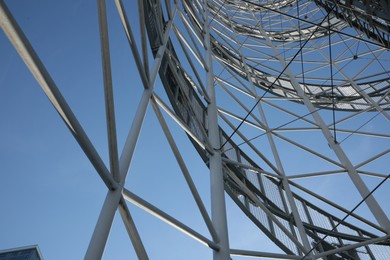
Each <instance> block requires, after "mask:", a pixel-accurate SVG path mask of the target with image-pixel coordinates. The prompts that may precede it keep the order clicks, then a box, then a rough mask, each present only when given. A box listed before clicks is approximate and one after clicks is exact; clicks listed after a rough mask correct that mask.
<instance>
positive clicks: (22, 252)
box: [0, 246, 43, 260]
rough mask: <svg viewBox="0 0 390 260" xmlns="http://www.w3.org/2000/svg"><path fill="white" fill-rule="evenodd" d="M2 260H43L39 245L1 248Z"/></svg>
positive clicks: (0, 258)
mask: <svg viewBox="0 0 390 260" xmlns="http://www.w3.org/2000/svg"><path fill="white" fill-rule="evenodd" d="M0 260H43V258H42V256H41V254H40V252H39V249H38V246H29V247H22V248H14V249H8V250H0Z"/></svg>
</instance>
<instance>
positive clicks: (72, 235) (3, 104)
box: [0, 0, 390, 259]
mask: <svg viewBox="0 0 390 260" xmlns="http://www.w3.org/2000/svg"><path fill="white" fill-rule="evenodd" d="M6 3H7V5H8V6H9V9H10V10H11V11H12V12H13V14H14V16H15V18H16V20H17V21H18V22H19V24H20V26H21V28H22V29H23V31H24V33H25V34H26V35H27V37H28V39H29V40H30V42H31V44H32V46H33V47H34V48H35V49H36V52H37V53H38V55H39V56H40V58H41V59H42V61H43V62H44V64H45V66H46V68H47V70H48V71H49V72H50V74H51V76H52V77H53V79H54V80H55V82H56V83H57V86H58V87H59V89H60V90H61V91H62V93H63V95H64V97H65V98H66V100H67V101H68V103H69V104H70V106H71V108H72V109H73V111H74V113H75V115H76V116H77V118H78V119H79V121H80V123H81V125H82V126H83V127H84V129H85V131H86V133H87V134H88V136H89V137H90V139H91V141H92V143H93V144H94V145H95V147H96V149H97V151H98V152H99V154H100V155H101V157H102V158H103V160H104V161H105V162H106V164H108V154H107V150H108V149H107V141H106V126H105V111H104V97H103V85H102V75H101V58H100V44H99V29H98V22H97V21H98V18H97V10H96V8H97V7H96V3H95V1H55V2H54V1H49V0H46V1H44V0H42V1H22V0H20V1H6ZM127 5H129V3H127ZM128 11H129V13H130V14H129V17H131V19H133V20H134V19H136V18H137V15H136V11H137V10H134V8H128ZM108 14H109V22H110V34H111V36H112V38H111V42H110V45H111V51H112V52H111V56H112V60H113V62H112V64H113V80H114V87H115V102H116V112H117V132H118V144H119V151H121V150H122V146H123V144H124V140H125V138H126V135H127V132H128V129H129V128H130V125H131V120H132V118H133V116H134V113H135V108H136V106H137V104H138V101H139V99H140V96H141V93H142V92H141V91H142V89H143V87H142V84H141V81H140V80H139V78H138V74H137V72H136V69H135V65H134V62H133V60H132V56H131V53H130V49H129V47H128V44H127V40H126V38H125V35H124V33H123V32H122V27H121V26H120V24H119V18H118V16H117V13H116V10H115V9H114V5H113V4H112V3H111V2H110V4H109V5H108ZM136 34H137V32H136ZM156 92H157V93H159V94H160V96H162V97H164V94H163V89H162V87H161V84H160V82H157V84H156ZM0 118H1V124H0V127H1V128H0V133H1V134H0V163H1V173H0V184H1V189H0V206H1V213H0V249H5V248H12V247H19V246H25V245H31V244H38V245H39V246H40V249H41V252H42V254H43V256H44V257H45V259H81V258H83V256H84V254H85V251H86V249H87V247H88V243H89V239H90V237H91V235H92V232H93V230H94V227H95V224H96V221H97V217H98V215H99V212H100V208H101V206H102V204H103V201H104V198H105V195H106V191H107V189H106V187H105V185H104V184H103V182H102V181H101V179H100V178H99V176H98V175H97V174H96V172H95V170H94V168H93V167H92V165H91V164H90V163H89V161H88V159H87V158H86V156H85V155H84V154H83V152H82V150H81V149H80V148H79V146H78V144H77V143H76V141H75V140H74V139H73V136H72V135H71V134H70V132H69V130H68V129H67V128H66V127H65V124H64V123H63V122H62V120H61V119H60V117H59V116H58V114H57V112H56V111H55V109H54V108H53V106H52V105H51V104H50V102H49V100H48V99H47V98H46V96H45V95H44V93H43V92H42V91H41V89H40V87H39V85H38V83H37V82H36V81H35V79H34V78H33V76H32V75H31V73H30V72H29V71H28V69H27V68H26V66H25V65H24V63H23V62H22V60H21V59H20V58H19V56H18V55H17V53H16V52H15V50H14V49H13V47H12V46H11V44H10V43H9V41H8V40H7V39H6V37H5V35H4V34H3V33H2V32H1V33H0ZM168 123H169V125H170V127H171V130H172V131H173V132H174V134H175V138H176V141H177V144H178V146H179V148H180V150H181V152H182V153H183V157H184V159H185V161H186V163H187V166H188V168H189V169H190V172H191V173H192V176H193V178H194V181H195V183H196V185H197V187H198V189H199V192H200V194H201V196H202V198H203V199H204V201H205V204H206V205H209V195H210V194H209V174H208V169H207V167H206V166H205V165H204V164H203V162H202V160H201V159H200V158H199V157H198V156H197V153H196V151H195V149H194V148H193V147H192V145H191V143H190V142H189V141H188V138H187V136H186V135H185V134H184V133H183V131H181V129H179V127H178V126H177V125H175V124H174V123H173V122H172V121H170V120H168ZM378 127H380V125H379V126H378ZM360 145H363V144H360ZM369 148H370V145H369V144H367V147H361V148H360V149H362V150H363V151H366V150H367V149H369ZM288 163H289V164H291V165H292V167H293V166H294V167H298V165H296V164H297V162H294V160H291V161H289V162H288ZM383 163H384V162H383ZM344 177H345V176H343V177H340V178H339V179H338V182H340V183H343V182H344ZM377 182H378V179H373V178H370V179H369V186H370V187H373V186H374V185H375V183H377ZM308 185H311V184H310V183H309V184H308ZM333 185H334V183H332V182H330V181H329V182H327V181H324V182H322V183H321V184H320V185H318V187H315V189H321V190H324V193H327V194H328V195H329V196H330V198H331V199H337V198H339V197H340V196H343V194H344V191H342V190H334V191H333V192H329V190H330V189H332V187H333ZM126 187H128V188H129V189H130V190H132V191H133V192H134V193H136V194H139V195H140V196H142V197H143V198H144V199H146V200H147V201H149V202H151V203H153V204H156V205H158V206H159V207H160V208H161V209H163V210H165V211H166V212H168V213H173V215H174V216H176V217H177V218H178V219H179V220H182V221H183V222H184V223H186V224H188V225H189V226H190V227H192V228H194V229H195V230H198V231H199V232H200V233H202V234H204V235H205V236H207V237H210V236H209V234H208V232H207V228H206V226H205V224H204V223H203V221H202V218H201V215H200V214H199V212H198V211H197V209H196V205H195V203H194V201H193V199H192V198H191V196H190V193H189V190H188V188H187V187H186V184H185V181H184V178H183V177H182V175H181V172H180V169H179V167H178V166H177V163H176V162H175V160H174V156H173V154H172V152H171V151H170V148H169V146H168V143H167V141H166V140H165V137H164V135H163V133H162V130H161V128H160V126H159V125H158V122H157V119H156V117H155V115H154V114H153V111H152V109H151V108H149V110H148V114H147V117H146V119H145V123H144V125H143V131H142V133H141V136H140V140H139V143H138V145H137V151H136V154H135V157H134V159H133V162H132V164H131V170H130V173H129V177H128V179H127V185H126ZM389 188H390V187H389V184H388V183H387V184H386V185H384V186H383V187H381V189H380V190H379V191H378V200H379V201H380V203H382V204H383V205H385V206H384V208H385V211H386V212H387V213H388V214H389V213H390V212H389V211H390V208H389V206H388V203H385V201H386V197H385V196H386V195H387V194H388V189H389ZM386 191H387V192H386ZM357 202H358V198H357V197H351V199H350V200H347V201H346V202H344V203H345V205H346V207H348V208H352V207H353V205H354V204H355V203H357ZM227 204H228V215H229V216H228V221H229V224H230V229H229V233H230V243H231V246H232V247H233V248H240V247H244V248H245V249H252V250H256V249H259V250H260V249H262V250H265V249H264V248H274V246H272V245H271V244H270V242H269V241H268V240H267V239H266V238H264V237H263V235H262V234H260V233H259V232H255V231H256V228H255V227H254V225H253V224H252V223H250V221H249V220H247V219H246V218H245V217H244V215H243V213H241V212H240V210H239V209H238V208H237V207H235V206H234V205H233V204H232V202H231V201H230V199H229V198H227ZM129 208H130V212H131V213H132V214H133V217H134V220H135V222H136V223H137V227H138V228H139V231H140V233H141V237H142V238H143V242H144V243H145V247H146V249H147V251H148V253H149V256H150V259H211V250H209V249H208V248H207V247H204V246H203V245H201V244H200V243H198V242H197V241H195V240H192V239H191V238H189V237H187V236H186V235H184V234H182V233H180V232H179V231H177V230H175V229H173V228H172V227H170V226H168V225H166V224H165V223H162V222H161V221H160V220H157V219H156V218H154V217H153V216H150V215H149V214H147V213H145V212H143V211H142V210H140V209H138V208H137V207H135V206H133V205H130V204H129ZM208 208H209V207H208ZM360 212H361V213H362V214H366V210H365V208H364V207H363V209H362V210H360ZM368 215H369V214H367V216H368ZM273 250H274V251H275V252H279V250H278V249H276V248H274V249H273ZM129 256H130V257H132V259H133V258H135V254H134V251H133V249H132V246H131V242H130V240H129V238H128V236H127V233H126V230H125V228H124V226H123V224H122V221H121V219H120V216H119V214H117V215H116V217H115V220H114V224H113V227H112V230H111V233H110V237H109V239H108V243H107V247H106V251H105V255H104V258H105V259H129ZM237 259H238V258H237Z"/></svg>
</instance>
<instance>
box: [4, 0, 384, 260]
mask: <svg viewBox="0 0 390 260" xmlns="http://www.w3.org/2000/svg"><path fill="white" fill-rule="evenodd" d="M97 3H98V17H99V29H100V45H101V57H102V58H101V59H102V65H103V79H104V80H103V81H104V98H105V111H106V124H107V134H108V148H109V151H108V152H109V166H108V165H107V166H106V164H105V163H104V161H103V160H102V158H101V157H100V155H99V154H98V152H97V151H96V148H95V147H94V145H93V143H92V142H91V141H90V139H89V137H88V135H87V134H86V132H85V131H84V129H83V127H82V126H81V124H80V123H79V121H78V119H77V118H76V116H75V115H74V113H73V112H72V109H71V107H70V106H69V105H68V103H67V101H66V100H65V98H64V97H63V95H62V94H61V91H60V90H59V88H58V87H57V85H56V83H55V81H54V80H53V78H52V77H51V75H50V73H49V72H48V71H47V69H46V67H45V65H44V64H43V62H42V61H41V60H40V58H39V57H38V54H37V53H36V51H35V50H34V48H33V47H32V45H31V44H30V42H29V40H28V39H27V37H26V36H25V35H24V33H23V31H22V29H21V28H20V27H19V25H18V22H17V21H16V20H15V19H14V18H13V15H12V13H11V12H10V11H9V10H8V8H7V6H6V4H5V3H4V1H0V25H1V28H2V30H3V31H4V32H5V34H6V36H7V37H8V39H9V40H10V42H11V43H12V45H13V46H14V48H15V49H16V50H17V52H18V53H19V55H20V57H21V58H22V59H23V61H24V62H25V64H26V65H27V67H28V68H29V70H30V71H31V73H32V74H33V75H34V77H35V79H36V80H37V81H38V83H39V85H40V86H41V88H42V90H43V91H44V92H45V94H46V95H47V97H48V98H49V100H50V102H51V103H52V104H53V106H54V107H55V109H56V110H57V112H58V114H59V115H60V117H61V118H62V120H63V121H64V122H65V124H66V126H67V127H68V128H69V130H70V132H71V133H72V135H73V136H74V138H75V139H76V141H77V142H78V143H79V145H80V147H81V148H82V150H83V151H84V153H85V154H86V156H87V157H88V159H89V160H90V162H91V163H92V165H93V166H94V168H95V169H96V172H97V173H98V174H99V176H100V177H101V179H102V180H103V182H104V184H105V185H106V186H107V189H108V191H107V195H106V199H105V201H104V204H103V207H102V209H101V212H100V215H99V218H98V221H97V224H96V227H95V230H94V232H93V234H92V238H91V240H90V243H89V246H88V249H87V251H86V255H85V259H101V258H102V256H103V253H104V249H105V245H106V243H107V239H108V236H109V233H110V229H111V225H112V222H113V219H114V216H115V213H116V212H117V210H118V211H119V213H120V215H121V218H122V220H123V223H124V225H125V227H126V230H127V232H128V235H129V237H130V239H131V242H132V245H133V247H134V250H135V252H136V254H137V256H138V258H139V259H148V253H147V249H145V247H144V245H143V242H142V239H141V238H142V234H139V233H138V231H137V225H136V224H135V222H134V221H133V218H132V217H131V214H130V210H129V208H128V205H127V203H132V204H134V205H136V206H138V207H140V208H142V209H144V210H145V211H147V212H149V213H151V214H152V215H155V216H157V217H158V218H160V219H162V220H163V221H165V222H167V223H169V224H170V225H172V226H174V227H176V228H177V229H179V230H181V231H182V232H184V233H185V234H187V235H189V236H190V237H192V238H194V239H196V240H198V241H199V242H201V243H203V244H205V245H206V246H207V247H209V248H211V250H212V251H213V258H214V259H215V260H219V259H230V258H231V257H233V256H252V257H258V258H276V259H388V258H389V257H390V242H389V235H390V222H389V219H388V216H387V214H386V212H385V211H384V209H383V208H382V206H383V205H381V203H378V202H377V200H376V198H375V196H374V195H375V193H374V195H371V190H372V187H371V188H369V187H368V185H367V183H366V182H367V180H369V181H371V179H373V178H376V179H378V178H379V179H380V180H384V181H386V180H387V178H388V175H387V174H388V167H387V165H388V161H389V159H390V154H389V153H390V148H389V147H390V145H389V144H390V143H389V140H390V134H389V133H390V115H389V113H388V111H389V109H390V96H389V93H390V66H389V60H390V52H389V49H390V44H389V42H390V33H389V32H390V29H389V28H390V8H389V3H388V1H385V0H383V1H375V2H374V1H333V0H332V1H317V0H313V1H310V0H299V1H295V0H294V1H293V0H281V1H266V0H264V1H255V0H242V1H238V0H194V1H191V0H166V1H158V0H139V1H129V3H123V2H122V0H115V7H116V9H117V13H118V14H119V18H120V21H121V24H122V26H123V29H124V34H125V36H126V37H127V40H128V44H129V46H130V48H131V53H132V57H133V60H134V62H135V65H136V68H137V72H138V74H139V77H140V79H141V81H142V84H143V89H142V96H141V98H140V100H139V104H138V108H137V110H136V111H135V113H134V118H133V121H132V125H131V128H130V130H129V132H128V135H127V138H126V141H125V143H124V145H123V151H122V152H121V153H120V154H119V153H118V140H117V139H118V137H117V129H116V128H117V124H116V113H115V108H116V106H115V105H114V91H113V90H114V89H113V76H112V71H111V58H110V53H111V51H112V50H111V51H110V46H109V39H111V40H112V37H117V36H116V35H115V36H112V34H109V30H108V22H107V20H108V15H107V4H111V3H106V1H104V0H98V1H97ZM130 9H134V10H137V12H138V17H137V19H133V18H134V17H133V18H132V19H129V16H128V15H127V13H128V12H129V10H130ZM137 20H138V22H137ZM137 25H139V27H137ZM135 30H136V31H137V35H138V37H135V33H134V31H135ZM109 35H110V36H109ZM161 86H162V87H163V88H164V90H165V93H166V97H165V96H162V95H161V94H159V92H158V91H157V90H156V88H158V87H161ZM168 101H169V104H168ZM149 106H151V107H152V108H153V111H154V114H155V115H156V117H157V118H158V122H159V124H160V126H161V127H162V130H163V132H164V134H165V136H166V138H167V140H168V143H169V146H170V148H171V149H172V152H173V154H174V157H175V159H176V161H177V163H178V164H179V167H180V169H181V171H182V173H183V176H184V178H185V180H186V183H187V184H188V187H189V190H190V192H191V194H192V196H193V198H194V200H195V202H196V205H197V207H198V210H199V212H200V214H201V216H202V217H203V220H204V223H205V225H206V226H207V229H208V231H209V234H208V235H203V234H201V233H200V232H198V231H196V230H194V229H192V228H191V227H189V226H187V225H185V224H184V223H182V222H181V221H179V220H178V219H176V218H175V217H174V216H172V215H170V214H168V213H166V212H164V211H163V210H161V209H159V208H158V207H156V206H154V205H152V204H151V203H150V202H148V201H146V200H145V199H143V198H141V197H140V196H138V195H137V194H135V193H134V192H133V191H132V190H130V189H129V188H127V186H126V185H125V182H126V177H127V175H128V172H129V167H130V164H131V162H132V159H133V157H134V153H135V148H136V144H137V140H138V139H139V136H140V134H141V132H142V125H143V122H144V118H145V115H146V111H147V108H148V107H149ZM167 116H169V117H170V118H171V119H172V121H173V122H175V123H176V124H177V125H178V126H180V128H181V129H182V130H184V131H185V133H186V134H187V135H188V137H189V139H190V141H191V142H192V144H193V146H194V147H195V149H196V150H197V152H198V153H199V156H200V157H201V158H202V159H203V161H204V162H205V164H206V165H207V167H208V168H209V169H210V195H211V199H210V205H209V206H208V205H205V203H204V201H203V200H202V196H201V195H200V194H199V192H198V189H197V187H196V185H195V183H194V181H193V179H192V178H193V177H192V175H193V174H190V170H189V169H188V168H187V166H186V163H185V159H184V158H183V156H182V154H181V152H180V149H179V148H178V145H177V140H176V138H175V136H174V135H173V134H172V130H171V126H172V124H169V123H168V122H167V119H166V117H167ZM362 143H367V144H369V146H370V147H375V149H373V150H372V151H371V152H369V151H366V150H360V149H359V145H360V144H362ZM357 153H358V155H359V156H356V154H357ZM130 171H131V170H130ZM340 175H342V176H347V177H348V179H345V180H347V181H348V182H350V183H351V184H352V186H353V189H351V190H348V193H350V194H355V193H356V194H358V195H359V196H360V199H361V201H364V203H365V204H366V205H367V207H368V211H369V212H370V213H371V214H372V216H373V220H371V219H369V218H368V217H362V216H359V215H358V214H356V213H355V212H353V211H352V208H348V209H347V208H345V207H343V206H341V205H340V204H342V203H341V202H342V200H343V198H340V199H339V201H333V200H332V199H327V198H326V196H324V195H321V194H320V192H318V189H316V186H319V185H320V184H321V183H320V181H319V180H323V179H324V178H326V180H329V181H330V182H331V183H332V185H333V188H335V189H337V185H338V184H337V182H336V181H333V178H335V176H340ZM301 180H303V182H302V183H300V182H299V181H301ZM305 183H306V185H305ZM339 185H340V183H339ZM342 185H344V183H343V184H341V187H342ZM225 194H228V195H229V196H230V198H231V199H232V200H233V201H234V202H235V203H236V205H237V206H238V207H239V208H240V210H242V212H244V213H245V215H246V217H247V218H248V219H249V220H250V221H252V222H253V223H254V224H255V225H256V226H257V227H258V231H259V232H263V233H264V234H265V235H266V236H267V237H268V238H269V239H270V240H272V242H273V243H274V244H275V245H276V246H277V247H278V248H280V250H281V252H283V253H273V252H272V251H267V249H264V251H253V250H247V249H241V248H240V249H234V248H232V247H231V246H230V245H229V235H228V220H227V218H228V217H229V216H228V214H227V209H226V203H225ZM350 194H348V195H349V196H352V195H350ZM208 208H209V209H210V213H211V215H210V214H209V210H208ZM343 216H348V217H349V219H348V220H344V218H343Z"/></svg>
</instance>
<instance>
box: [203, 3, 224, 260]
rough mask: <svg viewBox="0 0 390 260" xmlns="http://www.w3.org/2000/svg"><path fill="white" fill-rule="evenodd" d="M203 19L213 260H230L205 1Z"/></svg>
mask: <svg viewBox="0 0 390 260" xmlns="http://www.w3.org/2000/svg"><path fill="white" fill-rule="evenodd" d="M203 16H204V17H203V18H204V27H203V34H204V47H205V50H206V77H207V81H206V82H207V94H208V96H209V98H210V103H209V104H208V107H207V120H208V125H209V128H208V138H209V142H210V144H211V147H212V148H213V150H214V154H211V155H210V157H209V160H210V166H209V167H210V178H211V179H210V186H211V187H210V188H211V217H212V221H213V224H214V227H215V229H216V231H217V233H218V235H219V238H220V242H219V246H220V250H219V251H215V250H214V260H226V259H230V254H229V239H228V229H227V218H226V204H225V189H224V180H223V171H222V158H221V151H220V150H219V148H220V147H221V142H220V136H219V127H218V117H217V113H218V110H217V104H216V97H215V85H214V73H213V64H212V56H211V54H212V53H211V43H210V31H209V20H208V7H207V0H204V1H203Z"/></svg>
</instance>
